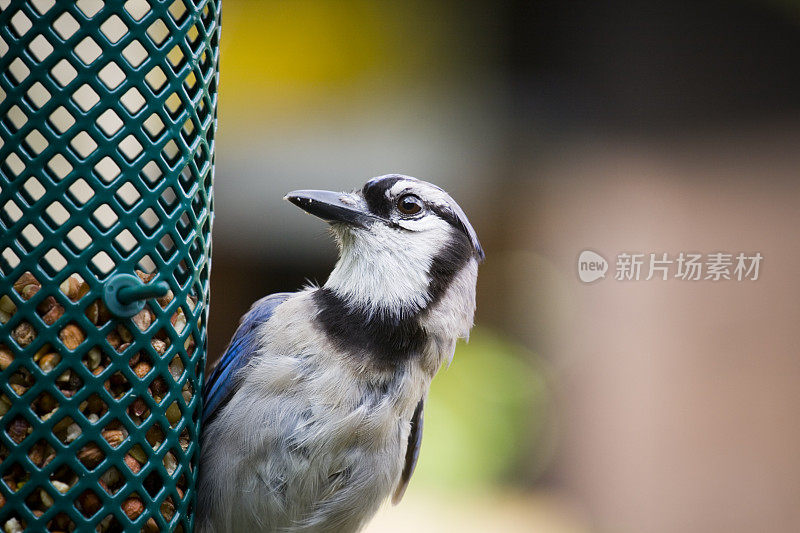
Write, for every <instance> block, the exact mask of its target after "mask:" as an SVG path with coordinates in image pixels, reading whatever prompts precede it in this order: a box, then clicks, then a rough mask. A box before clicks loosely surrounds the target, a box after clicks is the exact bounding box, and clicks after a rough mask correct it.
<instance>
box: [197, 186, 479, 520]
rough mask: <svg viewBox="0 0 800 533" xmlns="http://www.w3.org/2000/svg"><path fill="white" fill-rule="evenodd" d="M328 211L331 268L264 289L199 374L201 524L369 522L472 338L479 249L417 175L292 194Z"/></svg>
mask: <svg viewBox="0 0 800 533" xmlns="http://www.w3.org/2000/svg"><path fill="white" fill-rule="evenodd" d="M285 199H286V200H288V201H289V202H291V203H292V204H294V205H296V206H298V207H300V208H301V209H303V210H304V211H306V212H307V213H310V214H311V215H315V216H316V217H319V218H321V219H322V220H324V221H326V222H327V223H328V224H329V227H330V230H331V232H332V234H333V236H334V238H335V240H336V242H337V245H338V246H337V247H338V251H339V255H338V260H337V262H336V264H335V265H334V268H333V270H332V271H331V273H330V275H329V277H328V279H327V281H326V282H325V283H324V284H322V285H321V286H319V285H313V284H311V285H309V286H306V287H305V288H303V289H301V290H300V291H298V292H293V293H277V294H272V295H270V296H266V297H264V298H262V299H260V300H258V301H257V302H256V303H255V304H254V305H253V306H252V308H251V309H250V310H249V311H248V312H247V313H246V314H245V315H244V316H243V317H242V319H241V322H240V325H239V327H238V329H237V330H236V332H235V333H234V335H233V338H232V339H231V341H230V344H229V345H228V347H227V349H226V351H225V352H224V354H223V355H222V356H221V358H220V359H219V361H218V363H217V364H216V366H215V367H214V368H213V370H212V371H211V373H210V374H209V376H208V379H207V380H206V383H205V385H204V389H203V412H202V424H203V430H202V434H201V452H200V463H199V479H198V488H197V494H198V497H197V506H196V512H197V529H198V531H199V532H200V533H210V532H216V533H227V532H230V533H233V532H247V533H253V532H276V533H277V532H281V533H301V532H325V533H328V532H330V533H349V532H356V531H359V530H360V529H362V528H363V527H364V526H365V525H366V524H367V523H368V522H369V520H370V519H371V518H372V516H373V515H374V514H375V512H376V511H377V510H378V508H379V507H380V506H381V505H382V503H383V502H384V501H386V500H387V499H388V498H389V497H391V499H392V502H393V503H395V504H397V503H398V502H399V501H400V499H401V498H402V496H403V494H404V492H405V490H406V487H407V486H408V483H409V480H410V478H411V475H412V474H413V472H414V469H415V466H416V463H417V458H418V456H419V452H420V445H421V441H422V426H423V413H424V409H425V403H426V401H427V396H428V391H429V388H430V384H431V380H432V379H433V377H434V375H435V374H436V373H437V372H438V371H439V369H440V368H441V367H442V366H443V365H445V364H447V365H449V364H450V362H451V361H452V358H453V354H454V351H455V348H456V342H457V340H458V339H460V338H464V339H468V337H469V332H470V329H471V328H472V325H473V319H474V314H475V308H476V303H475V294H476V282H477V276H478V265H479V263H481V262H482V260H483V259H484V251H483V248H482V247H481V244H480V242H479V241H478V237H477V235H476V233H475V230H474V229H473V227H472V225H471V224H470V222H469V220H468V219H467V216H466V215H465V213H464V211H463V210H462V209H461V207H459V205H458V204H457V203H456V202H455V201H454V200H453V199H452V197H451V196H450V195H449V194H447V193H446V192H445V191H444V190H443V189H441V188H440V187H437V186H436V185H433V184H431V183H428V182H426V181H422V180H419V179H417V178H413V177H410V176H405V175H400V174H388V175H385V176H379V177H376V178H372V179H370V180H369V181H367V182H366V184H365V185H364V186H363V187H362V188H361V189H357V190H354V191H352V192H332V191H320V190H298V191H293V192H290V193H289V194H287V195H286V197H285Z"/></svg>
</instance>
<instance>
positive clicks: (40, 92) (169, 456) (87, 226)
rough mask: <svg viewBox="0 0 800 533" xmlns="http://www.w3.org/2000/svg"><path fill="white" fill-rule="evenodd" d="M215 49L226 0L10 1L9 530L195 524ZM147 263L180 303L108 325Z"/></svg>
mask: <svg viewBox="0 0 800 533" xmlns="http://www.w3.org/2000/svg"><path fill="white" fill-rule="evenodd" d="M218 43H219V0H167V1H160V0H128V1H127V2H123V1H119V2H112V1H106V2H103V1H101V0H78V1H77V2H55V1H54V0H29V1H27V2H25V1H14V0H12V1H10V2H9V1H8V0H5V1H0V297H2V301H0V370H2V374H0V407H1V408H2V411H0V412H1V413H2V418H0V459H2V466H0V476H2V482H0V524H7V523H8V522H9V521H12V523H14V521H15V523H17V524H19V526H20V527H22V528H28V529H29V530H35V531H47V530H49V531H56V530H58V531H71V530H75V529H79V530H81V531H84V530H87V529H95V528H100V529H103V530H109V531H114V530H116V531H119V530H125V531H140V530H143V529H144V530H160V531H167V530H169V531H180V530H185V531H191V529H192V524H193V515H192V505H193V501H194V499H195V498H194V481H195V473H196V465H197V461H198V437H199V420H200V416H199V415H200V412H199V409H200V394H199V391H200V383H201V380H202V373H203V367H204V362H205V345H206V342H205V341H206V338H205V335H206V320H207V309H208V307H207V303H208V279H209V268H210V230H211V227H210V226H211V214H212V211H213V200H212V176H213V154H214V134H215V128H216V104H217V82H218V58H219V55H218V50H219V47H218ZM137 269H138V270H140V271H144V272H145V273H150V274H151V275H148V276H144V275H142V276H143V278H144V280H145V281H150V280H151V279H152V281H167V282H168V284H169V286H170V288H171V295H172V296H173V297H171V298H162V299H159V300H158V301H157V302H156V301H153V300H151V301H150V302H148V307H147V308H146V311H147V312H146V313H145V315H146V316H145V315H142V314H140V315H137V317H134V318H133V319H116V318H114V317H110V316H104V314H107V313H104V308H103V306H102V304H101V303H100V297H101V295H102V288H103V284H104V282H105V281H107V280H108V278H109V277H110V276H111V275H112V274H115V273H120V272H124V273H133V272H134V271H135V270H137ZM154 391H156V392H154ZM87 412H91V413H92V414H90V415H87V414H86V413H87ZM131 459H134V460H135V461H134V460H131ZM111 480H113V481H114V483H109V482H110V481H111Z"/></svg>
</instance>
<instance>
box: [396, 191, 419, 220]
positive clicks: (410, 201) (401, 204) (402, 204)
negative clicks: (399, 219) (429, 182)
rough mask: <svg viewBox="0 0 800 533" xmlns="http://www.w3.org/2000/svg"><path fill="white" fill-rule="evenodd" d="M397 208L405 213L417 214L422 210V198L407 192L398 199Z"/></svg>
mask: <svg viewBox="0 0 800 533" xmlns="http://www.w3.org/2000/svg"><path fill="white" fill-rule="evenodd" d="M397 210H398V211H400V212H401V213H403V214H404V215H416V214H417V213H419V212H420V211H422V200H420V199H419V197H418V196H415V195H413V194H406V195H403V196H401V197H400V198H399V199H398V200H397Z"/></svg>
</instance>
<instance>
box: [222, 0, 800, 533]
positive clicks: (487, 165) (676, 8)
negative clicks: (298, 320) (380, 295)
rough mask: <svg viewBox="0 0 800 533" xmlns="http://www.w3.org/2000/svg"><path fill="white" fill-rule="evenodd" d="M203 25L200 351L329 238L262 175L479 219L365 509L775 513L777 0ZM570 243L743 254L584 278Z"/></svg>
mask: <svg viewBox="0 0 800 533" xmlns="http://www.w3.org/2000/svg"><path fill="white" fill-rule="evenodd" d="M222 28H223V29H222V65H221V86H220V107H219V117H220V118H219V135H218V137H217V138H218V144H217V156H216V157H217V160H216V179H215V185H214V188H215V194H216V199H215V203H216V221H215V225H214V259H213V269H212V287H213V291H212V306H211V320H210V351H209V358H210V360H212V361H213V360H215V359H216V357H218V355H219V354H220V353H221V351H222V350H223V349H224V346H225V345H226V344H227V342H228V339H229V338H230V336H231V334H232V333H233V331H234V329H235V327H236V324H237V321H238V318H239V317H240V316H241V315H242V314H243V313H244V312H245V311H246V310H247V308H248V307H249V305H250V304H251V303H252V302H253V301H254V300H255V299H257V298H259V297H261V296H262V295H266V294H269V293H271V292H276V291H284V290H295V289H297V288H299V287H300V286H302V285H303V284H305V283H306V282H307V281H308V280H311V281H316V282H319V283H323V282H324V281H325V279H326V276H327V273H328V272H329V271H330V269H331V267H332V265H333V263H334V261H335V258H336V250H335V247H334V244H333V241H332V240H331V239H330V238H329V236H328V235H327V232H326V228H325V227H324V225H323V224H322V223H320V222H319V221H318V220H316V219H314V218H312V217H309V216H304V215H303V214H302V213H301V212H300V211H299V210H297V209H296V208H295V207H293V206H291V205H290V204H288V203H287V202H284V201H283V200H282V197H283V195H284V194H285V193H286V192H288V191H290V190H293V189H300V188H320V189H337V190H349V189H353V188H356V187H359V186H360V185H361V184H362V183H363V182H364V181H366V179H367V178H369V177H372V176H376V175H381V174H386V173H391V172H400V173H404V174H410V175H413V176H417V177H420V178H423V179H426V180H429V181H433V182H435V183H437V184H439V185H441V186H442V187H444V188H445V189H447V190H448V191H449V192H450V193H451V194H452V195H453V197H455V198H456V199H457V200H458V201H459V203H460V204H461V205H462V207H463V208H464V209H465V211H466V212H467V213H468V214H469V216H470V219H471V220H472V222H473V224H474V225H475V227H476V229H477V231H478V234H479V235H480V237H481V240H482V242H483V245H484V247H485V248H486V252H487V260H486V262H485V263H484V264H483V265H482V268H481V273H480V277H479V283H478V288H479V300H478V314H477V319H476V327H475V329H474V330H473V335H472V338H471V341H470V343H469V344H462V345H460V347H459V349H458V351H457V352H456V356H455V359H454V361H453V364H452V365H451V367H450V368H449V369H446V370H443V371H442V372H441V373H440V375H439V376H438V377H437V378H436V380H435V381H434V383H433V387H432V393H431V399H430V401H429V407H428V409H427V411H426V427H425V437H424V440H423V446H422V454H421V459H420V464H419V466H418V469H417V473H416V474H415V477H414V479H413V480H412V482H411V486H410V488H409V490H408V492H407V493H406V497H405V500H404V501H403V503H402V504H401V505H400V506H399V507H394V508H391V507H388V506H387V507H386V508H385V509H384V510H382V511H381V514H380V515H379V516H378V517H377V518H376V520H375V521H374V522H373V523H372V524H371V525H370V526H369V528H368V532H370V533H379V532H395V531H398V532H399V531H408V530H414V531H418V532H420V533H425V532H437V531H465V532H486V531H502V532H527V531H532V532H534V531H535V532H543V533H549V532H555V533H562V532H564V533H567V532H569V533H584V532H614V533H627V532H636V533H642V532H644V533H651V532H652V533H661V532H664V533H667V532H669V533H673V532H675V531H681V532H685V533H686V532H688V533H691V532H704V533H705V532H709V531H726V532H728V533H731V532H740V531H741V532H752V531H764V532H789V531H797V530H798V529H800V505H798V503H799V502H800V454H798V453H797V442H798V439H800V417H798V416H797V406H798V405H800V353H799V352H800V337H798V335H797V324H798V323H800V306H799V305H798V300H799V298H798V297H800V294H798V293H800V291H799V290H798V283H797V280H796V272H797V269H798V265H800V239H798V235H797V228H798V227H800V208H798V206H799V205H800V183H799V182H798V176H799V175H800V149H798V147H799V146H800V62H799V61H798V59H800V3H798V2H795V1H793V0H772V1H755V0H754V1H730V0H729V1H721V0H720V1H710V2H702V3H700V2H693V1H688V0H687V1H675V2H652V1H642V0H632V1H622V0H619V1H613V0H598V1H587V2H566V1H563V2H525V1H520V0H506V1H494V2H448V1H443V0H425V1H422V0H419V1H408V2H402V3H400V2H388V1H386V2H383V1H368V0H327V1H325V0H321V1H256V0H251V1H247V0H225V2H224V8H223V24H222ZM584 249H592V250H595V251H597V252H599V253H601V254H603V255H604V256H605V257H606V258H607V259H608V260H609V261H610V262H611V263H612V269H613V261H614V258H615V256H616V255H617V254H618V253H619V252H622V251H629V252H630V251H634V252H641V253H650V252H656V253H659V254H660V253H663V252H666V253H669V254H670V256H673V255H677V253H679V252H681V251H687V252H688V251H694V252H701V253H712V252H717V251H726V252H728V253H734V254H735V253H738V252H748V253H753V252H756V251H758V252H760V253H761V254H762V256H763V257H764V260H763V263H762V265H761V272H760V276H759V279H758V280H757V281H743V282H737V281H723V282H717V283H714V282H711V281H698V282H685V281H679V280H674V279H671V280H669V281H659V280H652V281H638V282H637V281H631V282H622V281H615V280H614V279H612V276H610V275H609V276H607V279H605V280H601V281H598V282H596V283H593V284H583V283H581V282H580V281H579V279H578V277H577V266H576V261H577V256H578V254H579V253H580V252H581V251H582V250H584ZM612 273H613V271H612Z"/></svg>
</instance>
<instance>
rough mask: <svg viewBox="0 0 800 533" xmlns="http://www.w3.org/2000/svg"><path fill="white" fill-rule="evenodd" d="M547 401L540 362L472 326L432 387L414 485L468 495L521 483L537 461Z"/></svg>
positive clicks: (545, 381)
mask: <svg viewBox="0 0 800 533" xmlns="http://www.w3.org/2000/svg"><path fill="white" fill-rule="evenodd" d="M548 403H549V392H548V386H547V380H546V376H545V370H544V365H543V364H542V361H541V360H540V359H539V358H538V357H537V356H536V355H535V354H533V353H531V352H530V351H528V350H525V349H524V348H522V347H520V346H519V345H517V344H515V343H513V342H511V341H510V340H508V339H506V338H504V337H502V336H501V335H499V334H497V333H495V332H493V331H491V330H489V329H487V328H482V327H481V328H475V330H473V332H472V335H471V339H470V342H469V343H468V344H465V343H460V344H459V346H458V349H457V350H456V354H455V357H454V359H453V363H452V364H451V366H450V367H449V368H445V369H442V371H441V372H440V374H439V376H438V377H437V378H436V379H435V380H434V383H433V385H432V387H431V393H430V396H429V398H428V402H427V405H426V407H425V428H424V434H423V439H422V450H421V455H420V459H419V465H418V467H417V471H416V473H415V477H414V480H413V481H412V483H413V484H415V485H417V486H418V487H430V488H437V489H448V490H453V489H455V490H465V491H471V490H476V489H481V488H486V487H487V486H488V485H502V484H510V483H514V482H524V481H526V478H527V477H530V476H533V468H532V465H535V464H536V463H539V462H541V461H540V459H541V455H542V453H543V450H542V446H541V443H542V441H543V436H544V432H545V428H546V422H547V420H546V410H547V405H548Z"/></svg>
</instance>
